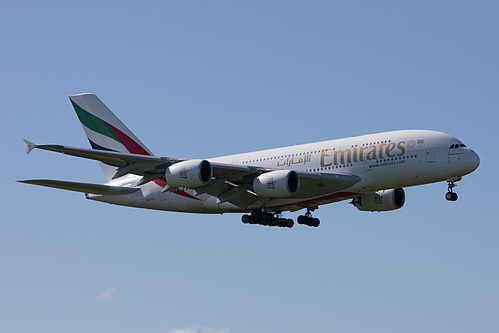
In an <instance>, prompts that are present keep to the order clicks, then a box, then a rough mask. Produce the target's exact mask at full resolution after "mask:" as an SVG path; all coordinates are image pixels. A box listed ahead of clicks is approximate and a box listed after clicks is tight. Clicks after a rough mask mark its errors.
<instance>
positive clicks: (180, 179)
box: [165, 160, 213, 188]
mask: <svg viewBox="0 0 499 333" xmlns="http://www.w3.org/2000/svg"><path fill="white" fill-rule="evenodd" d="M212 175H213V171H212V169H211V164H210V162H208V161H207V160H189V161H184V162H179V163H175V164H173V165H171V166H170V167H168V169H166V171H165V178H166V182H167V183H168V185H170V186H171V187H187V188H196V187H199V186H202V185H206V184H208V183H209V182H210V181H211V178H212Z"/></svg>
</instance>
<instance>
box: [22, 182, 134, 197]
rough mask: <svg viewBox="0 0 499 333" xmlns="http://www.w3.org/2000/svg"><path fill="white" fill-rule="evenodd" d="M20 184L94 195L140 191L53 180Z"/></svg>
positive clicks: (129, 188)
mask: <svg viewBox="0 0 499 333" xmlns="http://www.w3.org/2000/svg"><path fill="white" fill-rule="evenodd" d="M18 182H19V183H26V184H32V185H39V186H46V187H54V188H59V189H62V190H68V191H75V192H83V193H92V194H104V195H124V194H131V193H134V192H136V191H138V190H139V189H138V188H131V187H120V186H109V185H100V184H88V183H77V182H68V181H62V180H51V179H33V180H19V181H18Z"/></svg>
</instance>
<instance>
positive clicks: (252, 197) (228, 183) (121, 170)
mask: <svg viewBox="0 0 499 333" xmlns="http://www.w3.org/2000/svg"><path fill="white" fill-rule="evenodd" d="M24 141H25V142H26V144H27V150H26V153H27V154H29V153H30V152H31V151H32V150H33V149H35V148H36V149H43V150H49V151H54V152H58V153H63V154H66V155H71V156H76V157H81V158H86V159H92V160H97V161H100V162H103V163H106V164H110V165H113V166H116V167H117V171H116V173H115V175H114V176H113V177H112V178H113V179H116V178H118V177H121V176H123V175H125V174H129V173H131V174H136V175H139V176H142V179H141V180H140V181H139V182H138V184H137V185H142V184H145V183H147V182H149V181H152V180H154V179H164V175H165V171H166V169H167V168H168V167H169V166H171V165H173V164H175V163H179V162H183V161H186V159H177V158H171V157H159V156H150V155H139V154H125V153H121V152H115V151H107V150H98V149H86V148H77V147H68V146H63V145H36V144H34V143H32V142H30V141H28V140H24ZM210 165H211V168H212V172H213V173H212V175H213V178H212V180H211V182H209V183H208V184H207V185H203V186H199V187H196V188H193V189H194V190H195V194H196V195H201V194H204V193H207V194H209V195H211V196H214V197H216V198H217V202H218V203H219V204H222V203H224V202H230V203H232V204H234V205H236V206H238V207H240V208H243V209H246V208H248V207H250V206H251V205H252V204H254V203H256V202H257V201H259V202H260V203H268V202H269V201H271V200H272V199H273V198H269V197H261V196H258V194H256V193H255V192H254V191H253V182H254V180H255V178H256V177H258V176H260V175H262V174H264V173H267V172H272V171H276V169H268V168H261V167H257V166H243V165H234V164H225V163H217V162H210ZM297 174H298V177H299V179H300V186H299V190H298V191H297V192H296V193H294V194H293V195H292V196H290V197H288V198H289V199H309V198H314V197H320V196H323V195H328V194H332V193H336V192H339V191H342V190H344V189H347V188H349V187H351V186H352V185H354V184H355V183H357V182H359V181H360V177H359V176H356V175H353V174H339V173H338V174H331V173H321V172H304V171H298V172H297ZM24 182H27V183H30V184H36V185H42V186H49V187H57V188H63V189H69V190H73V191H79V192H87V193H97V194H100V193H102V192H96V191H103V192H104V193H105V194H109V190H110V189H109V187H110V186H107V185H92V184H83V183H71V182H61V181H48V180H32V181H24ZM49 182H51V183H49ZM85 186H93V187H85ZM99 186H104V187H99ZM186 187H188V186H186ZM172 189H173V188H170V187H169V186H166V187H165V191H167V190H172ZM128 190H129V189H126V190H123V192H122V193H118V191H117V190H116V189H113V190H112V191H114V193H115V194H128V193H131V192H128V193H125V192H127V191H128ZM104 193H102V194H104Z"/></svg>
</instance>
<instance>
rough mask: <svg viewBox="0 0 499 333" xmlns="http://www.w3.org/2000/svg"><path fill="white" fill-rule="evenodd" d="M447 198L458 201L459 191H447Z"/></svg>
mask: <svg viewBox="0 0 499 333" xmlns="http://www.w3.org/2000/svg"><path fill="white" fill-rule="evenodd" d="M445 199H447V200H448V201H456V200H457V193H454V192H447V193H446V194H445Z"/></svg>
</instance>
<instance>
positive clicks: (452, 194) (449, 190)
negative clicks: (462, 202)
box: [445, 177, 462, 201]
mask: <svg viewBox="0 0 499 333" xmlns="http://www.w3.org/2000/svg"><path fill="white" fill-rule="evenodd" d="M461 179H462V177H454V178H451V179H448V180H447V184H448V188H447V193H446V194H445V199H447V200H448V201H456V200H457V197H458V196H457V193H455V192H453V191H452V189H453V188H454V187H456V186H457V185H456V184H455V182H458V181H460V180H461Z"/></svg>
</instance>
